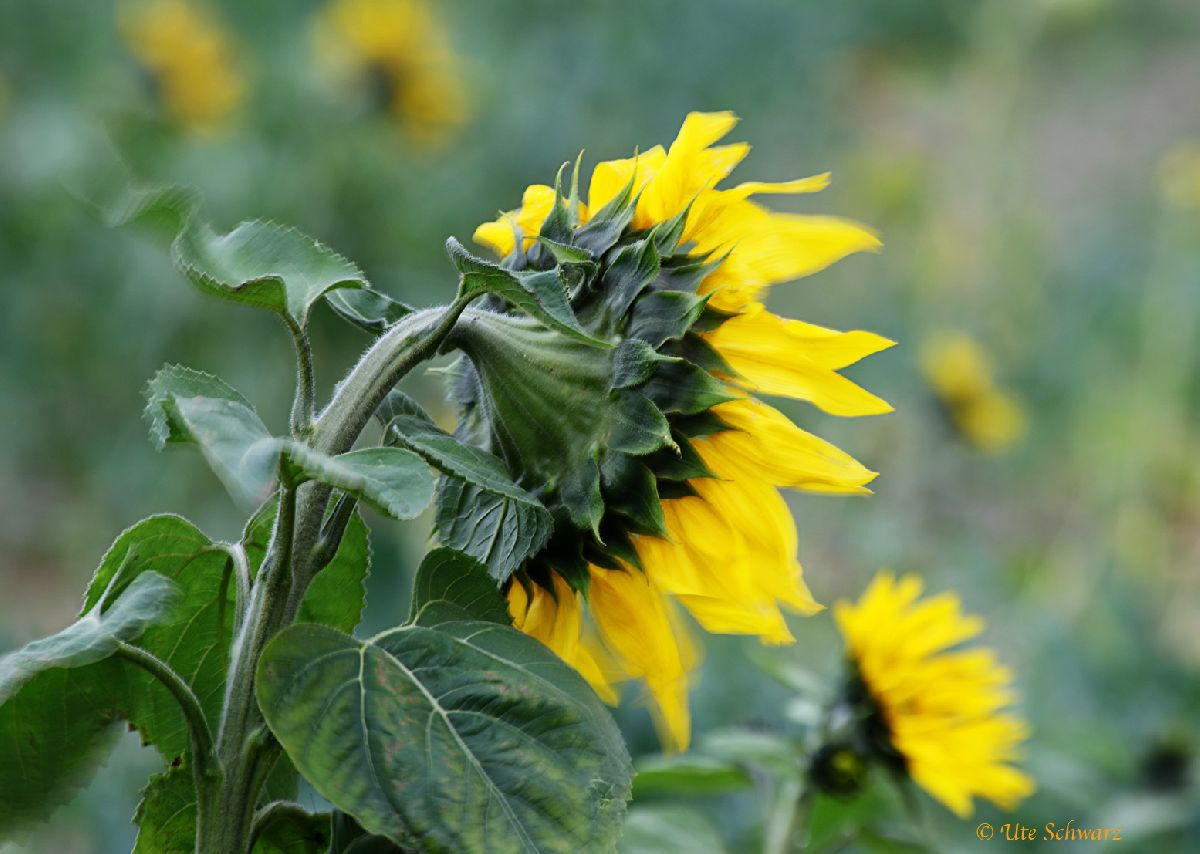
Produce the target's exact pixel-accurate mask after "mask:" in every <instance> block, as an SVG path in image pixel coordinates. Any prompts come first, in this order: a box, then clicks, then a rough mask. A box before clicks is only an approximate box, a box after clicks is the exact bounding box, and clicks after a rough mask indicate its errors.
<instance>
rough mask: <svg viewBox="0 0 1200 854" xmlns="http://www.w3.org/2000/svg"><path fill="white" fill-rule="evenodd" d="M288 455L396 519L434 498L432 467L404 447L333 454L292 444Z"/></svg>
mask: <svg viewBox="0 0 1200 854" xmlns="http://www.w3.org/2000/svg"><path fill="white" fill-rule="evenodd" d="M288 458H289V460H290V461H291V463H292V465H293V466H294V467H295V468H296V470H297V471H299V472H302V473H303V474H304V476H305V477H307V478H311V479H312V480H319V481H321V483H325V484H328V485H329V486H332V487H335V488H337V489H340V490H342V491H343V492H348V493H350V494H351V495H353V496H355V497H357V498H359V499H362V500H363V501H366V502H367V503H368V504H370V505H371V506H372V507H374V508H375V509H376V510H378V511H379V512H380V513H383V514H385V515H387V516H391V517H392V518H393V519H412V518H414V517H416V516H418V515H420V513H421V511H422V510H424V509H425V508H426V507H428V506H429V502H430V501H431V500H432V499H433V476H432V475H431V474H430V473H429V467H428V466H427V465H425V462H424V461H423V460H422V459H421V458H420V457H419V456H417V455H416V454H414V453H412V452H411V451H405V450H403V449H401V448H363V449H362V450H359V451H350V452H349V453H346V454H339V455H338V456H336V457H329V456H325V455H324V454H320V453H318V452H316V451H313V450H312V449H311V448H308V447H307V446H304V445H301V444H298V443H291V444H289V446H288Z"/></svg>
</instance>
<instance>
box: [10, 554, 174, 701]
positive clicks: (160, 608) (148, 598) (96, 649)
mask: <svg viewBox="0 0 1200 854" xmlns="http://www.w3.org/2000/svg"><path fill="white" fill-rule="evenodd" d="M109 592H110V593H111V592H112V591H109ZM113 598H114V597H113V596H111V595H110V596H109V597H108V599H109V600H112V599H113ZM178 602H179V590H178V588H176V586H175V585H174V584H172V583H171V582H170V581H169V580H167V579H166V578H164V577H163V576H161V575H159V574H158V573H157V572H143V573H141V574H139V575H138V576H137V577H136V578H134V579H133V580H132V581H131V582H130V583H129V584H128V585H127V586H126V587H125V589H124V590H123V591H122V592H121V593H120V595H119V596H116V597H115V601H113V602H112V603H111V605H110V606H109V607H108V608H107V609H105V607H104V606H105V602H104V597H101V600H100V601H99V602H97V604H96V605H94V606H93V607H92V608H90V609H88V610H87V611H86V612H85V613H84V614H83V616H81V617H80V618H79V619H78V620H77V621H76V622H74V623H72V624H71V625H70V626H68V627H67V628H65V629H63V630H62V631H61V632H59V633H58V634H55V635H51V636H50V637H48V638H42V639H41V640H35V641H33V642H32V643H29V644H26V645H25V646H23V647H21V649H19V650H17V651H16V652H12V653H9V654H8V655H6V656H5V657H4V658H0V702H3V701H4V700H5V699H7V698H8V697H10V696H12V695H13V694H14V693H15V692H16V691H18V690H19V689H20V687H21V686H22V685H23V684H25V682H27V681H28V680H29V679H30V678H31V677H32V676H33V675H34V674H35V673H37V672H38V671H39V670H45V669H46V668H49V667H82V666H83V665H85V664H91V663H92V662H94V661H100V660H101V659H103V658H108V657H109V656H110V655H112V654H113V653H114V652H116V651H117V648H118V647H119V646H120V645H121V643H122V642H128V641H132V640H135V639H137V638H138V637H140V636H141V634H142V632H144V631H145V630H146V627H147V626H149V625H151V624H152V623H154V622H156V621H159V620H161V619H163V616H164V615H165V614H166V613H167V612H168V611H169V610H170V609H171V608H172V607H173V606H174V605H176V604H178Z"/></svg>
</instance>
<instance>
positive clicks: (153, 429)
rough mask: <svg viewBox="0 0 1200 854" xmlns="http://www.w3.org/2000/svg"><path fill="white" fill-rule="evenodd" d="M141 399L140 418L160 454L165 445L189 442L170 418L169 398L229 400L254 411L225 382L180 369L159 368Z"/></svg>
mask: <svg viewBox="0 0 1200 854" xmlns="http://www.w3.org/2000/svg"><path fill="white" fill-rule="evenodd" d="M143 395H144V396H145V398H146V408H145V410H144V412H143V417H144V418H145V419H146V423H147V425H148V426H149V427H150V437H151V438H152V439H153V440H154V445H155V447H156V448H158V449H159V450H160V451H161V450H162V449H163V447H164V446H165V445H166V444H167V443H168V442H190V441H192V438H191V436H190V435H189V434H188V432H187V431H186V429H185V428H184V426H183V425H179V424H177V423H176V422H175V421H173V420H172V418H171V417H170V411H169V410H168V408H167V406H168V401H169V400H170V399H171V398H172V397H176V396H178V397H184V398H188V397H209V398H213V399H216V400H231V401H234V402H236V403H240V404H242V405H243V406H245V407H246V408H247V409H253V408H254V407H253V406H251V405H250V401H248V400H246V398H244V397H242V395H241V394H240V393H239V392H238V391H237V390H236V389H235V388H233V386H231V385H229V384H228V383H226V382H225V381H224V380H222V379H219V378H217V377H214V376H213V375H212V374H206V373H204V372H203V371H195V370H192V369H191V368H185V367H183V366H182V365H164V366H163V367H162V368H160V369H159V371H158V373H157V374H155V375H154V377H153V378H152V379H151V380H150V382H148V383H146V389H145V391H144V392H143ZM264 429H265V428H264Z"/></svg>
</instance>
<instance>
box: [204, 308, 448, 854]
mask: <svg viewBox="0 0 1200 854" xmlns="http://www.w3.org/2000/svg"><path fill="white" fill-rule="evenodd" d="M470 301H471V300H470V298H466V297H461V296H460V297H459V298H458V299H456V300H455V302H454V303H453V304H451V305H450V306H448V307H446V308H441V309H429V310H426V311H419V312H414V313H413V314H410V315H408V316H406V317H405V318H404V319H403V320H401V321H400V322H399V323H397V324H396V325H395V326H393V327H392V328H391V329H390V330H388V332H386V333H385V334H384V335H382V336H381V337H380V338H379V340H378V341H376V342H375V344H374V345H373V346H372V347H371V348H370V349H369V350H368V351H367V353H366V354H365V355H364V356H363V358H362V360H360V361H359V363H358V365H357V366H356V367H355V368H354V370H352V371H351V373H350V375H349V376H348V377H347V378H346V379H345V380H344V381H343V382H342V383H341V384H340V385H339V386H338V388H337V390H336V391H335V392H334V396H333V400H332V401H330V403H329V405H328V406H327V407H326V408H325V410H324V411H323V412H322V413H321V415H320V416H319V417H317V418H316V419H315V420H313V419H311V417H308V418H304V419H302V420H303V421H304V425H303V429H301V430H299V431H298V433H297V435H298V437H299V438H300V439H301V440H302V441H306V442H307V443H308V444H310V445H311V446H312V447H313V448H314V449H316V450H317V451H320V452H321V453H325V454H329V455H332V456H336V455H337V454H341V453H345V452H346V451H348V450H350V449H351V448H352V447H353V445H354V442H355V441H356V440H357V438H358V436H359V434H360V433H361V432H362V430H363V428H364V427H365V426H366V425H367V423H368V422H369V421H370V419H371V416H372V414H373V413H374V412H375V410H376V409H377V408H378V406H379V404H380V403H381V402H382V401H383V399H384V397H385V396H386V395H387V393H388V392H389V391H390V390H391V389H392V387H393V386H395V384H396V383H397V382H399V381H400V380H401V379H402V378H403V377H404V376H405V375H406V374H407V373H408V372H409V371H410V370H412V369H413V368H414V367H415V366H416V365H418V364H420V363H421V362H423V361H425V360H426V359H428V358H429V357H431V356H433V355H434V354H435V353H436V352H437V350H438V348H439V347H440V346H441V345H442V342H443V341H444V340H445V339H446V336H447V335H448V334H449V333H450V331H451V330H452V329H453V328H454V324H455V323H456V322H457V321H458V318H459V315H461V314H462V312H463V310H464V309H465V308H466V306H467V304H468V303H469V302H470ZM295 340H296V342H297V351H298V352H299V353H300V365H301V368H300V382H299V383H298V386H297V404H296V408H295V409H294V410H293V416H294V417H293V426H296V421H297V419H296V417H295V415H296V413H301V414H302V413H304V412H305V410H306V409H307V406H308V405H307V403H306V402H305V401H306V400H307V398H308V395H309V394H311V382H312V373H311V359H310V358H309V357H308V356H307V338H303V337H296V338H295ZM306 361H307V364H308V368H307V369H306V368H305V364H306ZM306 389H307V391H306ZM331 495H332V490H331V489H330V488H329V487H327V486H325V485H324V484H321V483H317V482H308V483H304V484H301V485H299V486H296V485H294V484H291V483H286V482H285V483H283V484H282V486H281V489H280V497H279V512H278V515H277V517H276V520H275V530H274V533H273V535H272V538H271V544H270V546H269V547H268V549H267V554H266V556H265V557H264V559H263V564H262V567H261V568H260V570H259V573H258V577H257V578H256V579H255V581H254V584H253V587H252V589H251V592H250V597H249V602H248V604H247V605H246V611H245V616H244V619H243V620H242V624H241V629H240V631H239V633H238V636H237V638H236V640H235V642H234V647H233V653H232V656H231V662H230V668H229V679H228V685H227V689H226V695H225V709H224V712H223V717H222V721H221V728H220V732H219V734H218V738H217V756H218V757H219V758H220V761H221V763H222V764H223V766H224V769H225V778H224V784H223V786H222V787H221V791H220V796H219V798H218V800H217V804H216V809H215V810H213V811H211V812H210V813H209V814H208V815H207V816H206V817H205V827H203V828H201V829H199V830H198V833H197V849H196V850H197V852H198V854H248V852H249V850H250V842H251V837H252V832H253V825H254V814H255V808H256V807H257V805H258V796H259V792H260V791H261V789H262V786H263V783H264V782H265V780H266V777H267V774H268V773H269V772H270V768H271V765H273V764H274V760H275V758H276V757H277V756H278V750H279V747H278V744H277V743H276V742H275V740H274V738H273V737H271V735H270V732H269V731H268V730H267V729H266V725H265V723H264V721H263V719H262V714H261V712H260V711H259V709H258V703H257V701H256V700H255V695H254V679H255V674H256V672H257V669H258V662H259V660H260V659H261V657H262V654H263V650H264V649H265V648H266V646H267V644H268V643H269V642H270V640H271V639H272V638H273V637H274V636H275V635H276V634H277V633H278V632H279V631H281V630H282V629H283V628H284V627H285V626H287V625H289V624H291V623H292V622H294V621H295V619H296V615H297V614H298V612H299V610H300V602H301V601H302V600H303V598H304V593H305V591H306V590H307V588H308V585H309V583H310V582H311V581H312V578H313V576H314V575H316V573H317V572H319V571H320V570H321V569H322V568H323V567H324V565H325V564H326V563H328V562H329V560H330V559H331V558H332V556H333V554H334V553H335V552H336V550H337V543H336V542H333V541H332V538H333V537H334V536H336V537H337V538H338V539H340V532H339V529H344V523H345V521H346V519H348V518H349V517H348V509H349V508H343V509H344V510H346V512H345V513H339V512H336V511H335V513H334V517H333V518H332V519H331V520H330V521H331V522H332V523H333V524H332V526H331V527H329V528H328V529H326V526H325V517H326V510H327V508H328V506H329V500H330V497H331Z"/></svg>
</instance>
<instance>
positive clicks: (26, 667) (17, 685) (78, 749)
mask: <svg viewBox="0 0 1200 854" xmlns="http://www.w3.org/2000/svg"><path fill="white" fill-rule="evenodd" d="M107 593H108V594H109V595H107V596H105V597H101V598H100V600H99V601H98V602H97V603H96V605H95V606H94V607H92V608H91V609H89V610H88V611H87V612H86V613H85V614H84V615H83V616H82V617H81V618H80V619H79V620H78V621H77V622H75V623H74V624H72V625H71V626H69V627H68V628H66V629H64V630H63V631H61V632H59V633H58V634H56V635H52V636H51V637H48V638H43V639H42V640H38V641H34V642H33V643H31V644H28V645H27V646H25V647H23V648H21V649H19V650H17V651H16V652H13V653H10V654H9V655H7V656H5V657H4V658H2V659H0V756H3V757H4V759H3V761H0V838H9V837H11V836H13V835H15V834H16V833H17V832H19V831H21V830H23V829H24V828H25V827H27V826H29V825H30V824H33V823H34V822H37V821H40V820H42V819H44V818H46V817H47V816H48V815H49V814H50V813H51V812H52V811H53V810H54V808H55V807H57V806H59V805H61V804H62V803H64V802H65V801H66V800H67V798H68V797H69V796H70V795H71V794H72V793H73V792H74V791H75V790H76V789H78V787H79V786H80V785H82V784H83V783H84V782H85V780H86V778H87V777H88V776H89V775H90V774H91V772H92V771H93V770H94V768H95V767H96V765H97V764H99V762H100V761H101V760H102V758H103V756H104V754H105V753H106V752H107V749H108V748H110V747H111V746H112V743H113V735H114V731H113V727H112V723H113V721H115V720H116V719H117V717H118V716H119V715H120V714H121V705H122V702H123V700H124V697H125V695H126V692H127V691H128V687H127V686H126V684H125V676H126V671H125V669H123V668H122V667H121V666H120V662H119V661H118V660H117V659H115V658H112V655H113V653H114V652H116V650H117V648H118V647H119V646H120V644H121V643H122V642H126V643H127V642H130V641H133V640H136V639H137V638H138V637H139V636H140V635H141V634H142V633H143V632H144V631H145V630H146V627H147V626H150V625H152V624H153V623H154V622H155V621H157V620H161V619H162V618H163V616H164V615H165V614H166V613H168V611H169V610H170V609H171V607H172V606H174V605H175V604H176V603H177V602H178V598H179V593H178V590H177V589H176V588H175V585H174V584H172V583H171V582H170V581H168V580H167V579H166V578H164V577H163V576H161V575H159V574H158V573H154V572H144V573H142V574H140V575H138V576H137V577H136V578H134V579H133V581H132V582H130V583H129V584H128V585H127V586H126V587H125V589H124V590H123V591H121V593H120V595H117V594H116V591H114V590H111V589H110V590H108V591H107Z"/></svg>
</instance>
